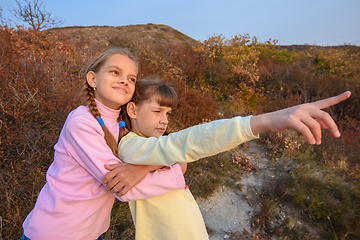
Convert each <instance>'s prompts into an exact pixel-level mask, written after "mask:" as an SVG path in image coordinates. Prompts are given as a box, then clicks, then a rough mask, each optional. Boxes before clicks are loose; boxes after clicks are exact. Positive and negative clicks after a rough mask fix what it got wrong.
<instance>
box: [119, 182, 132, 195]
mask: <svg viewBox="0 0 360 240" xmlns="http://www.w3.org/2000/svg"><path fill="white" fill-rule="evenodd" d="M130 189H131V187H130V186H129V185H126V186H125V187H124V188H123V189H121V190H120V191H118V192H117V193H116V196H118V197H122V196H124V195H125V194H126V193H127V192H128V191H129V190H130Z"/></svg>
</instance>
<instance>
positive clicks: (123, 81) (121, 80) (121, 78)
mask: <svg viewBox="0 0 360 240" xmlns="http://www.w3.org/2000/svg"><path fill="white" fill-rule="evenodd" d="M117 83H118V84H125V85H127V84H128V83H129V79H127V77H126V76H124V75H120V76H119V80H118V81H117Z"/></svg>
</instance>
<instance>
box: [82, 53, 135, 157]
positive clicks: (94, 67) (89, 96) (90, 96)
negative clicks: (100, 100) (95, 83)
mask: <svg viewBox="0 0 360 240" xmlns="http://www.w3.org/2000/svg"><path fill="white" fill-rule="evenodd" d="M114 54H121V55H123V56H126V57H129V58H130V59H131V60H133V62H134V63H135V65H136V66H137V68H138V73H139V72H140V61H139V59H138V58H137V57H136V56H135V55H134V54H132V53H131V52H130V51H129V50H128V49H125V48H112V49H109V50H107V51H105V52H103V53H102V54H100V55H99V56H97V57H96V58H95V59H94V60H93V61H92V62H91V63H90V65H89V66H88V68H87V70H86V72H85V78H86V74H87V73H88V72H90V71H93V72H94V73H97V72H98V71H99V70H100V68H101V67H102V66H103V65H104V63H105V61H106V60H107V59H108V58H109V57H110V56H112V55H114ZM84 92H85V96H86V100H87V105H88V107H89V109H90V113H91V114H92V115H93V116H94V118H98V117H101V115H100V112H99V110H98V108H97V106H96V103H95V100H94V99H95V93H94V89H93V88H92V87H91V86H90V85H89V84H88V82H87V81H86V79H85V84H84ZM125 118H127V114H126V104H125V105H123V106H121V111H120V115H119V118H118V120H119V121H120V120H124V119H125ZM101 128H102V129H103V131H104V138H105V141H106V144H107V145H108V146H109V147H110V149H111V151H112V152H113V154H114V155H115V156H116V157H117V156H118V143H117V142H116V140H115V139H114V137H113V136H112V135H111V133H110V132H109V130H108V129H107V128H106V127H105V125H103V126H101Z"/></svg>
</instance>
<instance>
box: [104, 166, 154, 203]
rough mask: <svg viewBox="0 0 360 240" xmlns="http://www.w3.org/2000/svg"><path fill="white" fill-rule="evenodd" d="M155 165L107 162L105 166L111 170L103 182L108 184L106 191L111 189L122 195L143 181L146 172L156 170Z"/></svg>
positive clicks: (112, 191)
mask: <svg viewBox="0 0 360 240" xmlns="http://www.w3.org/2000/svg"><path fill="white" fill-rule="evenodd" d="M154 167H155V166H147V165H133V164H129V163H120V164H114V165H108V164H105V168H106V169H107V170H110V172H108V173H107V174H106V175H105V176H104V178H103V179H102V183H103V184H107V185H106V187H105V190H106V191H111V193H116V195H117V196H119V197H121V196H123V195H125V194H126V193H127V192H128V191H129V190H130V189H131V188H133V187H134V186H135V185H136V184H138V183H139V182H141V180H143V179H144V178H145V176H146V174H148V173H149V172H150V171H152V170H154ZM156 167H157V166H156Z"/></svg>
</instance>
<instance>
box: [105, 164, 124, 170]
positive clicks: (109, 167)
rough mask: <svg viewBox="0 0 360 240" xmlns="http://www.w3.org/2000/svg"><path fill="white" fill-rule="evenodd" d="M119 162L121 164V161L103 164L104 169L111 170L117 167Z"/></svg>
mask: <svg viewBox="0 0 360 240" xmlns="http://www.w3.org/2000/svg"><path fill="white" fill-rule="evenodd" d="M120 164H121V163H118V164H112V165H110V164H105V165H104V166H105V169H106V170H109V171H111V170H113V169H115V168H117V167H118V166H120Z"/></svg>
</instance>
